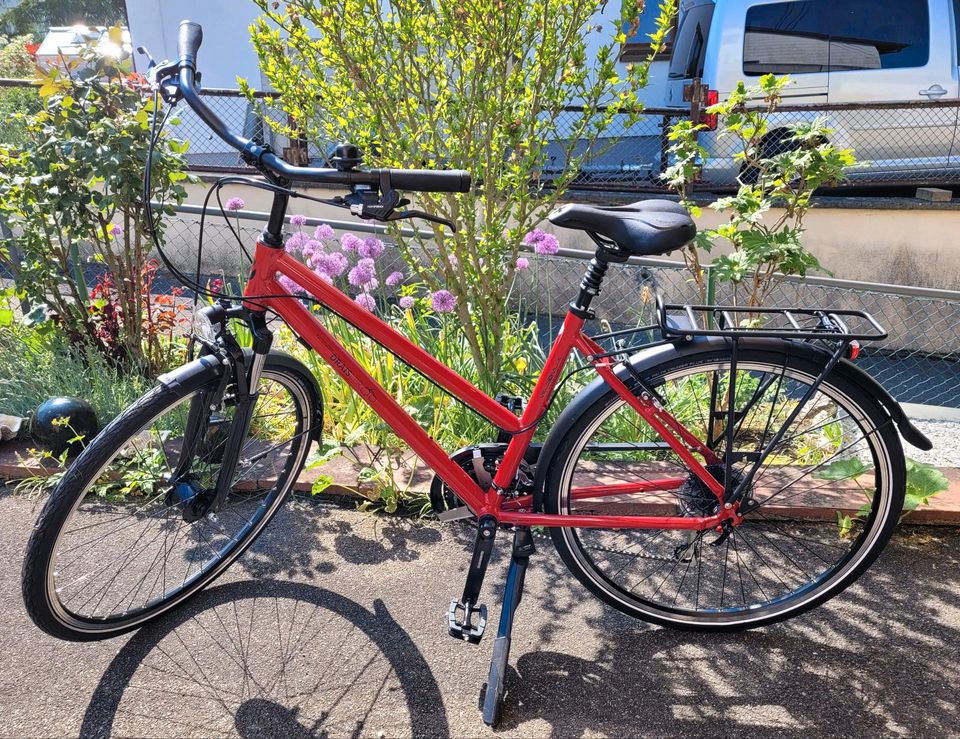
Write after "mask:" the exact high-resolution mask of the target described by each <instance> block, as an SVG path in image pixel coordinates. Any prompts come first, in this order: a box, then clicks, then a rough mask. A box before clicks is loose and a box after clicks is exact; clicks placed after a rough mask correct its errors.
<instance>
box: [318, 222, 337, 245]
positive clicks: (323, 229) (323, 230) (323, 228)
mask: <svg viewBox="0 0 960 739" xmlns="http://www.w3.org/2000/svg"><path fill="white" fill-rule="evenodd" d="M333 237H334V233H333V226H331V225H330V224H329V223H321V224H320V225H319V226H317V230H316V231H314V232H313V238H315V239H317V240H318V241H330V239H332V238H333Z"/></svg>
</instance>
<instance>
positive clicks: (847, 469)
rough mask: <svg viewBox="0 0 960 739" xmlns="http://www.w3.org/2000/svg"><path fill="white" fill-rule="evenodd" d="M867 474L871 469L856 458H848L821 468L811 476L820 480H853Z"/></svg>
mask: <svg viewBox="0 0 960 739" xmlns="http://www.w3.org/2000/svg"><path fill="white" fill-rule="evenodd" d="M868 472H873V467H871V466H869V465H866V464H864V463H863V462H861V461H860V460H859V459H857V458H856V457H849V458H847V459H838V460H836V461H834V462H831V463H830V464H828V465H825V466H824V467H821V468H820V469H819V470H817V471H816V472H814V473H813V476H814V477H816V478H818V479H820V480H853V479H856V478H858V477H860V476H862V475H865V474H867V473H868Z"/></svg>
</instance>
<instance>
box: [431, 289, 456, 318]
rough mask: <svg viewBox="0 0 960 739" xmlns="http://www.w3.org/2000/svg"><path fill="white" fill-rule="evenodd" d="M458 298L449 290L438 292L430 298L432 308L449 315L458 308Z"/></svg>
mask: <svg viewBox="0 0 960 739" xmlns="http://www.w3.org/2000/svg"><path fill="white" fill-rule="evenodd" d="M456 305H457V298H456V296H455V295H454V294H453V293H452V292H450V291H449V290H437V291H436V292H435V293H434V294H433V295H431V296H430V306H431V307H432V308H433V309H434V310H435V311H437V313H449V312H450V311H452V310H453V309H454V307H456Z"/></svg>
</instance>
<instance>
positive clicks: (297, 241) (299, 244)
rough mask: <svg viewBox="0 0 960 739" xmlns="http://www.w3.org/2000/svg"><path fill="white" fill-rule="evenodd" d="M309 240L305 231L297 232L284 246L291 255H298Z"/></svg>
mask: <svg viewBox="0 0 960 739" xmlns="http://www.w3.org/2000/svg"><path fill="white" fill-rule="evenodd" d="M309 240H310V239H309V238H308V237H307V235H306V234H305V233H304V232H303V231H297V232H296V233H295V234H293V235H292V236H291V237H290V238H289V239H287V243H286V244H285V245H284V248H285V249H286V250H287V252H288V253H289V254H296V253H297V252H299V251H301V250H302V249H303V247H304V246H305V245H306V243H307V242H308V241H309Z"/></svg>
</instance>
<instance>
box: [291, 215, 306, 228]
mask: <svg viewBox="0 0 960 739" xmlns="http://www.w3.org/2000/svg"><path fill="white" fill-rule="evenodd" d="M290 225H291V226H306V225H307V217H306V216H290Z"/></svg>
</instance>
